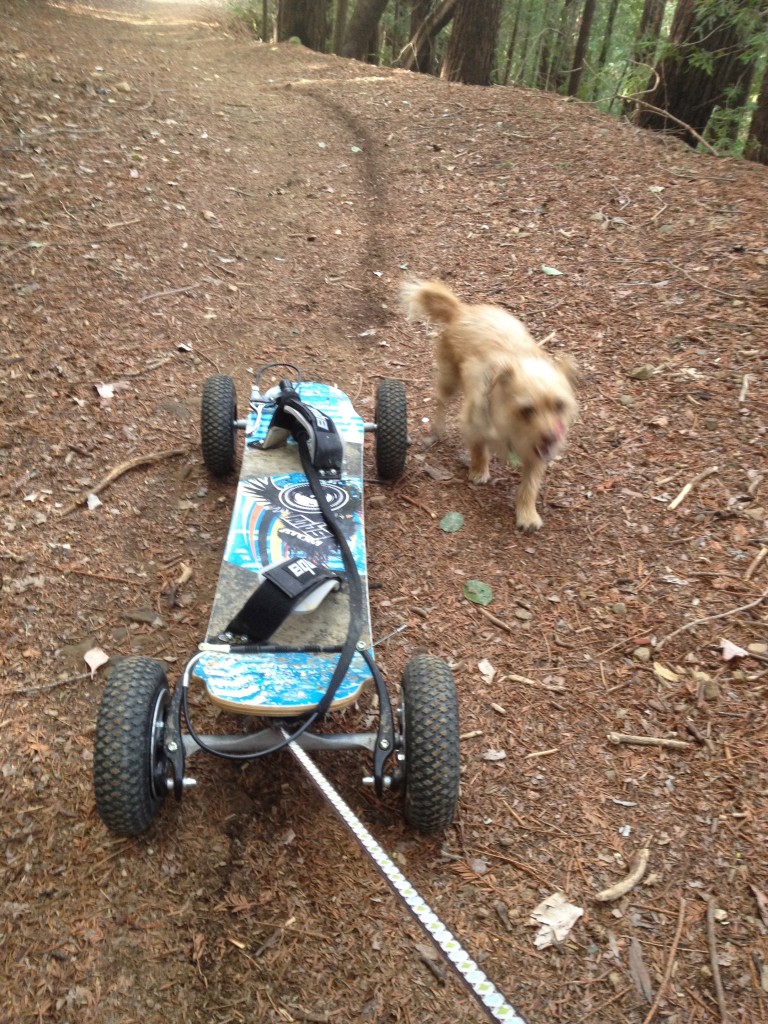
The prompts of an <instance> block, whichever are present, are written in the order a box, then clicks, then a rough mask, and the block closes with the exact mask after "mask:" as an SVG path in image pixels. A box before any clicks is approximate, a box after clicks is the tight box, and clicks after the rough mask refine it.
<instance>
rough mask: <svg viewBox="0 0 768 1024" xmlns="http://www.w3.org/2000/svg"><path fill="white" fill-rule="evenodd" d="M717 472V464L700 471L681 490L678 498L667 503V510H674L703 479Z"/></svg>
mask: <svg viewBox="0 0 768 1024" xmlns="http://www.w3.org/2000/svg"><path fill="white" fill-rule="evenodd" d="M716 472H717V466H710V467H709V469H703V470H702V471H701V473H698V474H697V475H696V476H695V477H694V478H693V480H690V481H689V482H688V483H687V484H686V485H685V487H684V488H683V489H682V491H680V493H679V494H678V496H677V497H676V498H673V500H672V501H670V503H669V504H668V505H667V511H669V512H674V510H675V509H676V508H677V507H678V505H681V504H682V503H683V502H684V501H685V499H686V498H687V497H688V495H689V494H690V493H691V491H692V490H693V488H694V487H695V486H696V484H700V483H701V481H702V480H706V479H707V477H708V476H712V474H713V473H716Z"/></svg>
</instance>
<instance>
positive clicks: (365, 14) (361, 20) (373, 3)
mask: <svg viewBox="0 0 768 1024" xmlns="http://www.w3.org/2000/svg"><path fill="white" fill-rule="evenodd" d="M388 3H389V0H357V3H356V4H355V9H354V11H352V17H351V18H350V19H349V24H348V25H347V34H346V36H345V38H344V45H343V46H342V48H341V55H342V57H353V58H354V59H355V60H365V61H367V60H369V58H370V56H371V53H370V49H371V44H372V40H375V39H376V38H377V29H378V26H379V22H380V21H381V16H382V14H383V13H384V8H385V7H386V6H387V4H388ZM373 57H374V63H375V62H376V61H377V60H378V54H374V55H373Z"/></svg>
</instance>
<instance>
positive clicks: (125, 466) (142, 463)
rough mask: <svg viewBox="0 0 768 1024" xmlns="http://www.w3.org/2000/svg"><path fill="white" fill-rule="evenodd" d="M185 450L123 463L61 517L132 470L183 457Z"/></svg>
mask: <svg viewBox="0 0 768 1024" xmlns="http://www.w3.org/2000/svg"><path fill="white" fill-rule="evenodd" d="M184 451H185V450H184V448H169V449H168V451H164V452H154V453H153V454H152V455H137V456H136V457H135V458H133V459H128V461H127V462H121V463H120V465H119V466H115V467H114V468H113V469H110V471H109V472H108V473H107V475H106V476H105V477H102V479H101V480H99V482H98V483H97V484H96V486H95V487H93V488H91V490H90V491H87V492H86V493H85V494H83V495H81V496H80V497H79V498H78V499H77V500H76V501H73V502H72V504H71V505H67V507H66V508H64V509H62V511H61V512H60V513H59V515H60V517H61V518H63V517H64V516H68V515H69V513H70V512H74V511H75V509H76V508H79V507H80V506H81V505H84V504H85V503H86V501H87V500H88V497H89V495H91V494H101V492H102V491H104V490H106V488H107V487H109V485H110V484H111V483H114V482H115V480H117V479H118V477H121V476H122V475H123V474H124V473H127V472H128V471H129V470H131V469H136V467H137V466H146V465H148V464H149V463H151V462H160V461H162V460H163V459H170V458H173V457H174V456H176V455H183V454H184Z"/></svg>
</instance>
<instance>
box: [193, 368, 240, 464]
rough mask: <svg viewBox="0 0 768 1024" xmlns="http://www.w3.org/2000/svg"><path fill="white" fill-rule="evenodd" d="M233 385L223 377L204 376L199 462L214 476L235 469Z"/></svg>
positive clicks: (235, 416) (234, 399) (229, 379)
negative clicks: (201, 455) (200, 456)
mask: <svg viewBox="0 0 768 1024" xmlns="http://www.w3.org/2000/svg"><path fill="white" fill-rule="evenodd" d="M236 419H237V394H236V392H235V382H234V381H233V380H232V378H231V377H227V376H226V375H225V374H221V373H220V374H217V375H216V376H215V377H208V378H207V379H206V381H205V383H204V384H203V399H202V403H201V406H200V441H201V446H202V449H203V462H204V463H205V465H206V468H207V469H208V471H209V472H210V473H212V474H213V475H214V476H228V475H229V474H230V473H231V472H232V471H233V469H234V468H235V421H236Z"/></svg>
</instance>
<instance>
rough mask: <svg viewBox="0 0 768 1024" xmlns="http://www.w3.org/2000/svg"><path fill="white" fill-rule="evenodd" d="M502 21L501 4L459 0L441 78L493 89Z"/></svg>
mask: <svg viewBox="0 0 768 1024" xmlns="http://www.w3.org/2000/svg"><path fill="white" fill-rule="evenodd" d="M500 19H501V0H457V3H456V13H455V14H454V17H453V26H452V28H451V37H450V39H449V40H448V47H447V49H446V51H445V59H444V61H443V68H442V72H441V77H442V78H445V79H447V81H449V82H464V84H465V85H490V84H491V72H492V71H493V66H494V62H495V59H496V39H497V36H498V34H499V21H500Z"/></svg>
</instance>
